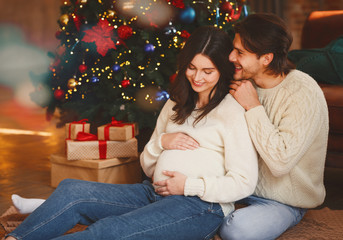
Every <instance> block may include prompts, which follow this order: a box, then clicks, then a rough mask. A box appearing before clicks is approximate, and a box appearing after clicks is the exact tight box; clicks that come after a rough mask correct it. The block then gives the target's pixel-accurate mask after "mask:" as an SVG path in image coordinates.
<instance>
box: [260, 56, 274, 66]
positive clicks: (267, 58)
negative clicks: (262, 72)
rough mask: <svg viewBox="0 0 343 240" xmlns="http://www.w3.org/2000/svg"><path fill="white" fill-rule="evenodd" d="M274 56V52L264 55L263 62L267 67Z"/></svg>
mask: <svg viewBox="0 0 343 240" xmlns="http://www.w3.org/2000/svg"><path fill="white" fill-rule="evenodd" d="M273 58H274V53H266V54H264V55H262V64H263V65H264V66H266V67H267V66H268V65H269V64H270V63H271V62H272V61H273Z"/></svg>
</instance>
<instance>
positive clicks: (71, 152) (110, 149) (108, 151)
mask: <svg viewBox="0 0 343 240" xmlns="http://www.w3.org/2000/svg"><path fill="white" fill-rule="evenodd" d="M66 155H67V159H68V160H82V159H108V158H120V157H138V146H137V139H136V138H131V139H129V140H127V141H104V140H92V141H77V140H66Z"/></svg>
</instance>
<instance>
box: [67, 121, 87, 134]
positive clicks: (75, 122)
mask: <svg viewBox="0 0 343 240" xmlns="http://www.w3.org/2000/svg"><path fill="white" fill-rule="evenodd" d="M87 121H88V119H81V120H80V121H73V122H71V123H70V124H69V131H68V138H67V139H70V136H71V125H72V124H82V132H84V131H85V124H86V123H87Z"/></svg>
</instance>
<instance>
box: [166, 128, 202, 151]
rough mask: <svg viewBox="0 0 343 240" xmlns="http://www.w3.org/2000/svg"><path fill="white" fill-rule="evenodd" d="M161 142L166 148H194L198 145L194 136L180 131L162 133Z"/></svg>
mask: <svg viewBox="0 0 343 240" xmlns="http://www.w3.org/2000/svg"><path fill="white" fill-rule="evenodd" d="M161 144H162V147H163V148H164V149H166V150H187V149H189V150H194V149H197V148H198V147H199V143H198V142H197V141H196V140H195V139H194V138H192V137H190V136H188V135H187V134H185V133H182V132H176V133H165V134H163V135H162V138H161Z"/></svg>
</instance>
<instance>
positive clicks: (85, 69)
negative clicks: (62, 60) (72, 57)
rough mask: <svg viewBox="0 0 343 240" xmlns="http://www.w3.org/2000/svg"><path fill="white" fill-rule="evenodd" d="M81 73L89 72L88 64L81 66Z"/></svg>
mask: <svg viewBox="0 0 343 240" xmlns="http://www.w3.org/2000/svg"><path fill="white" fill-rule="evenodd" d="M79 71H80V73H84V72H86V71H87V65H86V64H81V65H80V66H79Z"/></svg>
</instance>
